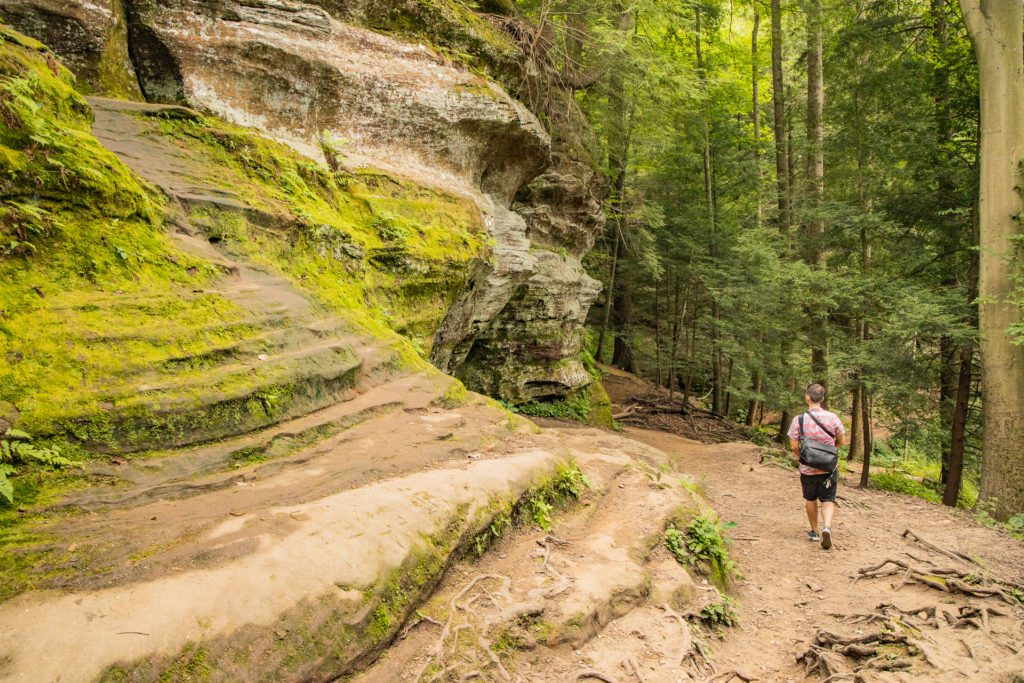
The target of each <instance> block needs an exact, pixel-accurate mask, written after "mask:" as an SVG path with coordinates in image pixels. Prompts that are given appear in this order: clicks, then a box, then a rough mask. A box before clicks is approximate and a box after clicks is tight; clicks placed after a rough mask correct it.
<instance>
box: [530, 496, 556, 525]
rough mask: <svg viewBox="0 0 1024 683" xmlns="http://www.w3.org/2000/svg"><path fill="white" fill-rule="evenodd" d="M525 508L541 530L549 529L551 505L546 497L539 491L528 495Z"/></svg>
mask: <svg viewBox="0 0 1024 683" xmlns="http://www.w3.org/2000/svg"><path fill="white" fill-rule="evenodd" d="M526 509H527V511H528V513H529V515H530V519H531V520H532V521H533V523H534V525H536V526H538V527H540V528H541V530H542V531H551V511H552V510H553V507H552V505H551V503H549V502H548V500H547V497H546V496H544V495H543V494H541V493H538V494H536V495H533V496H530V498H529V499H528V500H527V502H526Z"/></svg>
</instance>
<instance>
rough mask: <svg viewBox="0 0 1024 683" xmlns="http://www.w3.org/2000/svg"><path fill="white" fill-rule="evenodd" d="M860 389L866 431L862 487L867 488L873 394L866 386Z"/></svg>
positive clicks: (862, 415) (861, 475)
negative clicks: (869, 392)
mask: <svg viewBox="0 0 1024 683" xmlns="http://www.w3.org/2000/svg"><path fill="white" fill-rule="evenodd" d="M860 391H861V396H860V409H861V426H862V430H863V433H864V465H863V466H862V467H861V470H860V487H861V488H862V489H866V488H867V487H868V485H869V484H870V483H871V448H872V445H873V439H872V434H871V431H872V430H871V395H870V394H868V388H867V387H865V386H861V390H860Z"/></svg>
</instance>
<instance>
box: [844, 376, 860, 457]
mask: <svg viewBox="0 0 1024 683" xmlns="http://www.w3.org/2000/svg"><path fill="white" fill-rule="evenodd" d="M852 393H853V407H852V408H851V409H850V452H849V455H848V456H847V460H848V461H849V462H856V461H858V460H860V459H861V457H863V455H864V444H863V442H862V441H861V434H860V430H861V421H862V419H863V416H862V415H861V414H860V396H861V392H860V380H859V378H858V377H857V376H856V374H855V375H854V378H853V392H852Z"/></svg>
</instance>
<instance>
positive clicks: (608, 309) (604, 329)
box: [595, 234, 619, 363]
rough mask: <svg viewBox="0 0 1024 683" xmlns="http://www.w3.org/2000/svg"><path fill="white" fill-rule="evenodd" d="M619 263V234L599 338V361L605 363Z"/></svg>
mask: <svg viewBox="0 0 1024 683" xmlns="http://www.w3.org/2000/svg"><path fill="white" fill-rule="evenodd" d="M618 265H619V236H618V235H617V234H616V235H615V246H614V247H612V266H611V273H609V275H608V291H606V292H605V294H604V320H603V321H602V323H601V334H600V335H599V336H598V338H597V353H596V354H595V356H596V357H597V362H598V363H604V362H605V361H604V342H605V339H607V338H608V328H609V327H610V326H611V321H612V300H613V296H614V294H615V270H616V268H618Z"/></svg>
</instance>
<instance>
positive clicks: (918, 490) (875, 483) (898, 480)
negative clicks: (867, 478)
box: [871, 472, 942, 503]
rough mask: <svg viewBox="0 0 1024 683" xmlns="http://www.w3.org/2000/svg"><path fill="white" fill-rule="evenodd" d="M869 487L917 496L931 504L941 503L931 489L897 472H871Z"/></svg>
mask: <svg viewBox="0 0 1024 683" xmlns="http://www.w3.org/2000/svg"><path fill="white" fill-rule="evenodd" d="M871 486H872V487H874V488H877V489H882V490H883V491H892V492H893V493H903V494H906V495H908V496H917V497H918V498H923V499H925V500H927V501H930V502H932V503H941V502H942V496H941V495H940V494H939V493H938V492H937V491H935V490H934V489H933V488H931V487H929V486H926V485H925V484H923V483H922V482H920V481H918V480H916V479H912V478H910V477H908V476H907V475H905V474H901V473H899V472H873V473H872V474H871Z"/></svg>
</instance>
